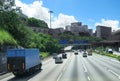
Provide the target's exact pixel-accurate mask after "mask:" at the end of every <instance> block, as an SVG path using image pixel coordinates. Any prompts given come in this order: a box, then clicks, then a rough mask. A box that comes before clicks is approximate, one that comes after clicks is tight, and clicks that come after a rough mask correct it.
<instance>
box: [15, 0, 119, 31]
mask: <svg viewBox="0 0 120 81" xmlns="http://www.w3.org/2000/svg"><path fill="white" fill-rule="evenodd" d="M15 3H16V6H19V7H21V10H22V12H23V13H24V14H25V15H27V16H28V17H34V18H37V19H41V20H44V21H45V22H46V23H48V25H50V14H49V13H48V12H49V11H50V10H51V11H53V13H52V14H51V21H52V28H59V27H63V28H65V26H66V25H70V23H73V22H82V24H83V25H88V28H89V29H93V30H94V31H95V30H96V26H97V25H102V26H108V27H112V30H118V29H120V10H119V8H120V0H15Z"/></svg>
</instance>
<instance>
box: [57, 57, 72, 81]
mask: <svg viewBox="0 0 120 81" xmlns="http://www.w3.org/2000/svg"><path fill="white" fill-rule="evenodd" d="M71 60H72V55H70V57H69V59H68V60H67V61H66V63H65V66H64V67H63V70H62V71H61V73H60V75H59V76H58V78H57V81H59V80H60V78H61V77H62V75H63V72H64V71H65V70H66V69H67V65H68V64H69V63H70V61H71Z"/></svg>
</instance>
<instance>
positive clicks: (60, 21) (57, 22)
mask: <svg viewBox="0 0 120 81" xmlns="http://www.w3.org/2000/svg"><path fill="white" fill-rule="evenodd" d="M72 22H77V20H76V19H75V18H74V16H68V15H64V14H62V13H60V14H59V15H58V17H57V18H54V21H53V22H52V24H53V26H54V27H65V26H66V25H70V23H72Z"/></svg>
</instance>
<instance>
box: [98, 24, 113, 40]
mask: <svg viewBox="0 0 120 81" xmlns="http://www.w3.org/2000/svg"><path fill="white" fill-rule="evenodd" d="M96 31H97V33H96V35H97V37H100V38H103V39H109V37H110V36H111V27H107V26H99V25H98V26H96Z"/></svg>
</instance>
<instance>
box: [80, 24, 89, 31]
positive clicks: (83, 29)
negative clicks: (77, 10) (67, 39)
mask: <svg viewBox="0 0 120 81" xmlns="http://www.w3.org/2000/svg"><path fill="white" fill-rule="evenodd" d="M79 32H88V25H82V26H80V29H79Z"/></svg>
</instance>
